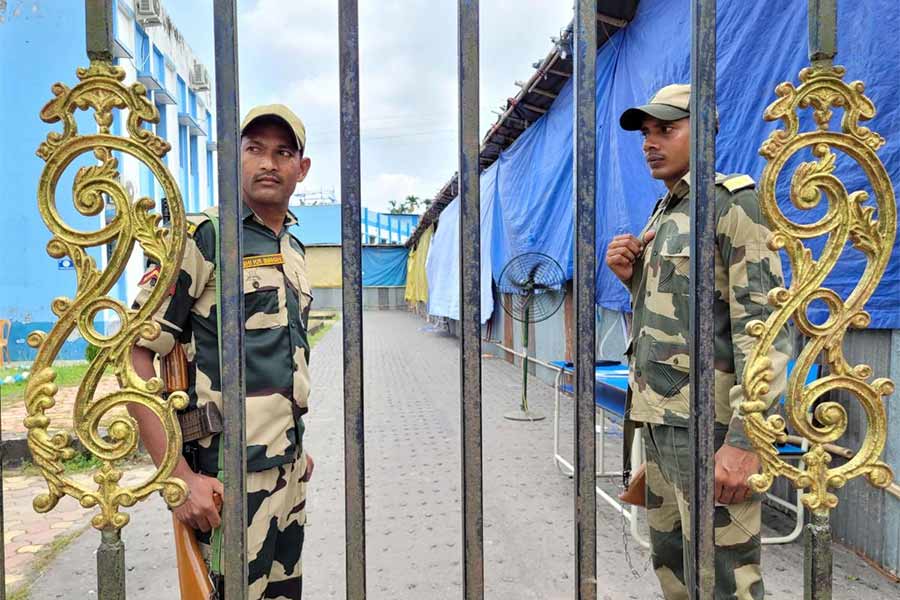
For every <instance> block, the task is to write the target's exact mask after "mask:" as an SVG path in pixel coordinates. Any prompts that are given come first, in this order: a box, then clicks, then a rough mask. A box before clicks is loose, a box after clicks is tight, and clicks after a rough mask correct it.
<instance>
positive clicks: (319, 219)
mask: <svg viewBox="0 0 900 600" xmlns="http://www.w3.org/2000/svg"><path fill="white" fill-rule="evenodd" d="M291 211H293V213H294V214H295V215H296V216H297V220H298V221H299V224H298V225H297V226H296V227H295V228H294V235H296V236H297V237H299V238H300V241H302V242H303V243H304V244H307V245H310V244H340V243H341V205H340V204H318V205H313V206H292V207H291ZM361 219H362V231H363V232H366V235H363V238H362V239H363V243H364V244H369V243H372V244H402V243H404V242H405V241H406V240H407V239H409V236H410V235H411V234H412V232H413V231H414V230H415V229H416V225H417V224H418V223H419V215H389V214H384V213H379V212H376V211H374V210H370V209H368V208H365V207H363V209H362V215H361ZM369 228H378V232H377V234H376V233H375V231H374V230H370V229H369ZM370 235H375V238H376V239H375V240H373V241H370V240H369V236H370Z"/></svg>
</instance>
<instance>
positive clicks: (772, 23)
mask: <svg viewBox="0 0 900 600" xmlns="http://www.w3.org/2000/svg"><path fill="white" fill-rule="evenodd" d="M838 5H839V7H838V32H839V33H838V56H837V59H836V61H835V62H836V64H838V65H842V66H844V67H846V68H847V75H846V80H847V81H854V80H857V79H859V80H862V81H864V82H865V83H866V94H867V95H868V96H869V98H871V100H872V101H873V102H874V104H875V106H876V109H877V114H876V116H875V117H874V118H873V119H871V120H870V121H867V122H865V123H863V125H864V126H866V127H869V128H871V129H873V130H874V131H876V132H879V133H881V134H882V135H883V136H884V137H885V138H886V139H887V144H886V145H885V146H883V147H882V148H881V149H880V150H879V151H878V154H879V156H880V158H881V160H882V161H883V162H884V164H885V165H886V167H887V170H888V173H889V175H890V177H891V179H892V181H893V184H894V187H895V188H898V189H900V135H898V133H897V132H898V131H900V102H897V98H898V95H900V76H898V74H897V65H898V64H900V46H898V45H897V44H896V41H895V37H896V32H897V31H900V10H898V6H897V3H896V0H868V1H867V2H851V1H850V0H841V1H839V2H838ZM807 35H808V33H807V3H806V2H799V1H797V0H773V1H769V2H719V3H718V44H717V46H718V48H717V51H718V56H717V59H718V63H717V68H718V73H717V106H718V111H719V116H720V122H721V129H720V132H719V135H718V138H717V141H716V160H717V164H716V168H717V170H718V171H719V172H723V173H747V174H749V175H751V176H752V177H753V178H754V179H757V180H759V177H760V174H761V173H762V170H763V167H764V165H765V161H764V159H763V158H762V157H761V156H759V154H758V149H759V147H760V145H761V144H762V143H763V141H765V140H766V139H767V138H768V136H769V134H770V133H771V132H772V131H774V130H775V129H776V128H778V129H780V128H782V127H783V125H782V123H781V122H780V121H779V122H777V123H776V122H766V121H763V119H762V115H763V112H764V110H765V108H766V106H768V105H769V104H770V103H771V102H773V101H774V100H775V99H776V96H775V93H774V90H775V87H776V86H777V85H778V84H780V83H781V82H782V81H792V82H794V83H795V85H797V84H799V81H798V74H799V72H800V69H801V68H803V67H805V66H807V65H808V64H809V60H808V57H807V51H808V49H807ZM690 42H691V26H690V4H689V2H688V1H687V0H678V1H673V0H642V1H641V2H640V4H639V5H638V11H637V14H636V16H635V18H634V20H633V21H632V22H631V23H630V24H629V25H628V26H626V27H625V28H624V29H622V30H621V31H619V32H618V33H616V34H615V35H614V36H613V37H612V39H610V40H609V41H608V42H607V43H606V44H604V46H603V47H602V48H600V50H599V51H598V55H597V303H598V304H599V305H601V306H603V307H604V308H608V309H613V310H628V309H629V299H628V294H627V292H626V290H625V288H624V287H623V286H622V285H621V284H619V282H618V281H617V280H616V279H615V277H614V276H613V275H612V273H611V272H610V271H609V270H608V269H607V268H606V266H605V264H604V262H603V257H604V255H605V251H606V246H607V244H608V243H609V241H610V240H611V239H612V237H613V236H615V235H618V234H621V233H628V232H630V233H637V232H638V231H639V230H640V229H641V228H642V227H643V225H644V223H645V222H646V220H647V218H648V216H649V214H650V211H651V210H652V208H653V206H654V204H655V203H656V200H657V199H658V198H659V197H661V196H662V195H663V194H664V192H665V188H664V187H663V185H662V183H661V182H658V181H655V180H653V179H651V178H650V175H649V171H648V169H647V166H646V164H645V163H644V160H643V155H642V151H641V137H640V134H639V133H636V132H625V131H622V130H621V129H620V127H619V125H618V122H619V115H621V113H622V112H623V111H624V110H625V109H626V108H628V107H630V106H634V105H637V104H644V103H646V102H647V100H648V99H649V98H650V97H651V96H652V95H653V93H654V92H655V91H656V90H657V89H659V88H660V87H662V86H663V85H666V84H669V83H676V82H689V81H690V47H691V43H690ZM572 101H573V97H572V86H571V82H570V83H569V84H567V85H566V87H564V88H563V89H562V90H561V92H560V94H559V96H558V97H557V99H556V101H555V102H554V103H553V105H552V107H551V108H550V110H549V111H548V112H547V113H546V114H545V115H544V116H543V117H542V118H541V119H539V120H538V121H537V122H535V123H534V124H532V125H531V126H530V127H529V128H528V129H527V130H526V131H525V132H524V133H523V134H522V135H521V136H520V137H519V138H518V139H517V140H516V141H515V142H514V143H513V144H512V145H511V146H510V147H509V148H508V149H506V150H505V151H504V152H503V153H502V154H501V156H500V158H499V160H498V161H497V162H495V163H494V164H493V165H492V166H491V167H490V168H489V169H487V170H486V171H485V172H484V173H483V174H482V186H481V187H482V202H483V204H482V211H483V212H484V213H489V214H483V215H482V227H483V229H482V235H483V238H482V245H483V248H484V247H485V246H487V247H489V248H490V250H489V254H490V260H491V263H492V265H493V269H492V270H491V274H492V276H493V277H494V278H495V279H496V278H498V277H499V275H500V272H501V271H502V269H503V266H504V265H505V264H506V263H507V261H508V260H509V259H511V258H513V257H514V256H516V255H518V254H521V253H523V252H543V253H545V254H548V255H550V256H552V257H553V258H555V259H556V260H557V261H559V262H560V264H561V265H562V266H563V268H564V269H565V270H566V273H567V275H568V276H569V277H571V276H572V269H573V263H572V238H573V234H572V229H573V225H572V145H573V143H572V127H573V117H572ZM807 112H809V111H807ZM841 115H842V111H840V110H839V109H837V110H835V120H834V121H833V124H832V129H839V127H840V125H839V121H838V119H839V118H840V116H841ZM801 127H802V130H804V131H809V130H811V129H812V127H813V125H812V119H811V115H809V114H804V115H803V117H802V119H801ZM812 158H813V157H812V156H811V154H806V155H802V156H798V157H797V158H796V159H794V160H792V161H790V162H789V163H788V164H787V166H786V167H785V170H784V171H783V172H782V176H781V177H779V180H778V198H779V203H780V206H781V208H782V211H783V212H784V213H785V215H786V216H787V217H788V218H790V219H792V220H795V221H797V222H802V223H810V222H813V221H814V220H816V219H817V218H818V217H820V216H821V215H822V214H824V210H825V208H826V202H825V201H823V202H822V203H821V205H820V206H819V207H817V208H816V209H814V210H812V211H802V210H800V209H798V208H796V207H794V206H793V205H792V204H791V203H790V201H789V200H788V194H787V192H788V189H789V183H790V175H791V174H792V173H793V171H794V169H795V168H796V167H797V165H799V163H800V162H801V161H809V160H812ZM836 175H837V176H838V177H840V178H841V179H842V180H843V182H844V183H845V185H846V186H847V189H848V190H850V191H855V190H868V191H869V192H871V188H870V186H869V185H868V183H867V181H866V179H865V175H864V174H863V172H862V170H861V169H859V167H857V166H856V165H855V163H853V162H852V160H850V159H849V157H847V156H844V155H839V158H838V168H837V171H836ZM485 179H487V180H490V181H491V182H492V185H491V186H490V187H491V188H493V192H494V193H493V195H492V196H491V202H490V203H485V202H484V195H485V185H484V180H485ZM869 202H870V204H871V203H872V200H870V201H869ZM449 210H450V208H449V207H448V209H447V210H445V211H444V213H445V214H442V215H441V223H440V226H441V227H439V229H438V235H440V229H441V228H442V227H443V226H444V225H445V222H444V221H445V219H447V217H446V216H445V215H446V213H447V212H448V211H449ZM455 218H457V219H458V212H457V216H456V217H455ZM447 220H450V219H447ZM485 222H490V223H492V224H493V228H492V229H490V230H488V229H486V228H484V224H485ZM453 227H455V225H454V226H451V228H453ZM445 233H446V232H445ZM438 235H436V236H435V241H434V244H437V242H438ZM824 242H825V240H824V239H815V240H810V241H808V242H807V243H808V244H809V246H810V247H811V248H812V251H813V254H814V255H815V256H817V255H818V254H819V252H820V251H821V248H822V247H823V245H824ZM898 248H900V246H898V245H897V244H895V245H894V252H893V256H892V259H891V262H890V264H889V266H888V269H887V271H886V273H885V275H884V278H883V280H882V282H881V285H880V286H879V287H878V289H877V290H876V292H875V294H874V295H873V296H872V298H871V299H870V300H869V302H868V304H867V306H866V308H867V310H869V312H870V313H871V315H872V326H873V327H877V328H900V250H898ZM434 251H435V250H434V246H433V247H432V252H434ZM441 251H442V252H445V254H442V255H441V260H446V261H447V264H448V265H449V264H451V263H453V261H456V260H458V258H457V257H458V240H457V243H456V244H455V245H453V246H451V245H449V244H448V245H446V246H445V247H444V248H442V249H441ZM429 262H431V257H429ZM783 262H784V266H785V275H786V276H787V277H788V280H789V279H790V268H789V264H788V263H787V261H786V260H784V261H783ZM865 264H866V259H865V257H864V255H863V254H862V253H860V252H858V251H856V250H853V249H849V248H848V249H847V250H846V251H845V252H844V255H843V256H842V258H841V260H840V262H839V264H838V266H837V267H836V268H835V269H834V271H833V272H832V273H831V274H830V275H829V277H828V278H827V279H826V281H825V283H824V285H825V287H829V288H831V289H834V290H835V291H836V292H837V293H838V294H840V295H841V296H842V297H844V298H846V297H847V296H848V295H849V294H850V292H851V291H852V290H853V288H854V287H855V285H856V282H857V281H858V279H859V276H860V275H861V273H862V271H863V269H864V267H865ZM444 270H447V269H446V267H444ZM435 272H440V269H437V268H432V269H431V270H430V271H429V285H431V284H432V273H435ZM483 293H484V292H483ZM457 295H458V292H457ZM448 301H449V299H448ZM455 302H456V303H457V305H458V298H457V299H456V300H455ZM483 303H484V302H483ZM435 306H437V307H438V308H440V309H441V310H445V309H446V304H445V303H442V301H436V302H435ZM825 310H826V309H824V307H822V308H818V307H815V306H813V307H811V308H810V311H809V313H810V317H811V318H813V320H815V321H821V320H822V318H823V317H824V316H825V314H826V313H825ZM445 312H447V311H446V310H445ZM435 314H438V313H435Z"/></svg>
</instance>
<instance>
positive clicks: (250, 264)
mask: <svg viewBox="0 0 900 600" xmlns="http://www.w3.org/2000/svg"><path fill="white" fill-rule="evenodd" d="M283 264H284V257H283V256H282V255H281V254H263V255H260V256H247V257H245V258H244V268H245V269H252V268H254V267H272V266H275V265H283Z"/></svg>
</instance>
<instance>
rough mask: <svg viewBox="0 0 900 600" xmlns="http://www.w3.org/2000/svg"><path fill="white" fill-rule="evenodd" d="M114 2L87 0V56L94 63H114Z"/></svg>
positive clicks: (85, 10) (85, 9)
mask: <svg viewBox="0 0 900 600" xmlns="http://www.w3.org/2000/svg"><path fill="white" fill-rule="evenodd" d="M114 18H115V14H114V10H113V0H85V2H84V21H85V29H84V30H85V34H86V42H87V55H88V58H89V59H91V60H92V61H94V60H105V61H108V62H112V59H113V53H112V45H113V19H114Z"/></svg>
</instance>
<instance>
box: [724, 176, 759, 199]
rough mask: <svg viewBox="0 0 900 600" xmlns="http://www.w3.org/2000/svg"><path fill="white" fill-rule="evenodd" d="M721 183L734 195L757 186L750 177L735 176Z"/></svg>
mask: <svg viewBox="0 0 900 600" xmlns="http://www.w3.org/2000/svg"><path fill="white" fill-rule="evenodd" d="M721 183H722V186H723V187H724V188H725V189H726V190H728V191H729V192H731V193H732V194H733V193H735V192H738V191H740V190H743V189H746V188H750V187H753V186H755V185H756V182H755V181H753V178H752V177H750V176H749V175H734V176H732V177H728V178H726V179H724V180H723V181H722V182H721Z"/></svg>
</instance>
